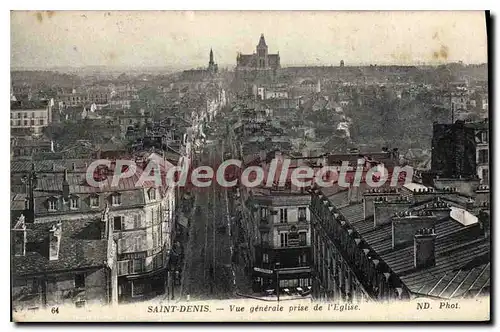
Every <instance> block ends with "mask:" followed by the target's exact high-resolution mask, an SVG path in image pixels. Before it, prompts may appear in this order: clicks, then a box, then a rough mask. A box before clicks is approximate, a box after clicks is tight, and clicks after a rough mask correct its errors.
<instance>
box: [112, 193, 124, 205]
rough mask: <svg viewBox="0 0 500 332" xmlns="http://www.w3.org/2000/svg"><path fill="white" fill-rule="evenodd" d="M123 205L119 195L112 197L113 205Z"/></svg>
mask: <svg viewBox="0 0 500 332" xmlns="http://www.w3.org/2000/svg"><path fill="white" fill-rule="evenodd" d="M121 204H122V196H121V195H120V194H119V193H115V194H113V195H112V196H111V205H113V206H118V205H121Z"/></svg>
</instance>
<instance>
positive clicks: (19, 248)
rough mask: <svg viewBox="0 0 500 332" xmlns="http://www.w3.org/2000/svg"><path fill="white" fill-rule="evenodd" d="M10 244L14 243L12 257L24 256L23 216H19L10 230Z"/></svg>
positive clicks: (24, 232)
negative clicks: (11, 238)
mask: <svg viewBox="0 0 500 332" xmlns="http://www.w3.org/2000/svg"><path fill="white" fill-rule="evenodd" d="M12 237H13V240H12V243H14V256H25V255H26V224H25V223H24V215H22V214H21V216H20V217H19V219H18V220H17V223H16V225H15V226H14V228H13V229H12Z"/></svg>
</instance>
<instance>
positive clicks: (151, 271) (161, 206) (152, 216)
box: [26, 156, 176, 302]
mask: <svg viewBox="0 0 500 332" xmlns="http://www.w3.org/2000/svg"><path fill="white" fill-rule="evenodd" d="M158 158H159V159H161V157H158V156H157V158H156V159H158ZM149 162H151V161H150V160H146V161H144V162H143V164H142V167H141V166H138V169H139V172H140V171H141V170H143V169H146V167H148V165H147V163H149ZM155 162H156V160H155ZM160 163H161V162H160ZM167 164H168V162H166V161H165V162H164V164H163V166H160V168H161V169H162V172H163V167H168V166H165V165H167ZM89 165H90V164H89V162H88V161H85V163H83V162H82V163H81V164H79V163H78V162H77V161H74V163H73V167H72V169H71V170H70V171H68V170H67V169H66V170H65V171H64V172H61V171H59V172H57V171H56V170H54V171H53V172H52V173H53V174H51V176H47V177H41V176H40V177H38V176H36V175H35V176H34V180H33V181H32V182H31V183H30V186H31V187H32V190H28V199H27V201H28V202H27V208H28V210H30V212H28V213H27V214H26V215H27V216H29V215H33V216H34V221H33V222H34V223H35V224H46V223H54V222H56V221H58V220H68V221H74V220H92V219H95V218H98V217H100V216H101V215H102V214H103V212H104V211H106V222H108V223H110V224H111V230H112V237H111V240H110V241H113V242H114V243H115V244H116V254H114V255H115V256H116V257H115V260H116V261H117V263H116V268H115V269H114V270H113V272H116V279H117V282H116V283H117V287H116V293H117V297H118V300H119V301H120V302H126V301H136V300H143V299H147V298H148V297H152V296H155V295H157V294H162V293H164V292H165V290H166V286H167V282H168V280H167V278H166V276H167V268H168V260H169V252H170V249H171V246H172V243H173V236H174V234H175V220H174V214H175V207H176V199H175V190H174V188H173V187H163V186H159V187H157V186H155V185H154V183H151V182H149V183H144V184H143V185H142V186H136V185H135V184H136V183H137V182H138V181H139V176H140V175H134V177H132V178H128V179H120V181H119V182H118V183H117V184H113V185H112V181H113V178H112V175H113V168H112V167H109V168H107V167H98V168H97V169H96V170H95V172H94V174H93V177H94V181H96V182H99V183H101V186H99V187H95V186H91V185H90V184H89V183H88V180H87V179H86V174H85V172H86V170H87V167H88V166H89ZM35 169H36V168H35ZM35 174H36V173H35ZM30 192H31V193H30Z"/></svg>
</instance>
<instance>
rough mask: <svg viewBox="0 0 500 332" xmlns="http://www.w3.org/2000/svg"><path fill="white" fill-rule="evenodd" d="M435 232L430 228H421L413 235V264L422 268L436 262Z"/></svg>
mask: <svg viewBox="0 0 500 332" xmlns="http://www.w3.org/2000/svg"><path fill="white" fill-rule="evenodd" d="M435 244H436V234H435V233H434V229H432V228H423V229H420V230H418V231H417V233H415V236H414V246H413V250H414V266H415V267H416V268H424V267H429V266H434V265H435V264H436V248H435Z"/></svg>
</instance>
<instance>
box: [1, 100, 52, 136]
mask: <svg viewBox="0 0 500 332" xmlns="http://www.w3.org/2000/svg"><path fill="white" fill-rule="evenodd" d="M52 106H53V101H52V100H50V101H42V102H23V101H13V102H11V103H10V128H11V131H12V133H13V134H17V133H19V134H22V135H25V134H31V135H33V136H39V135H41V134H42V130H43V128H45V127H47V126H48V125H49V124H50V123H51V122H52Z"/></svg>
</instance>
